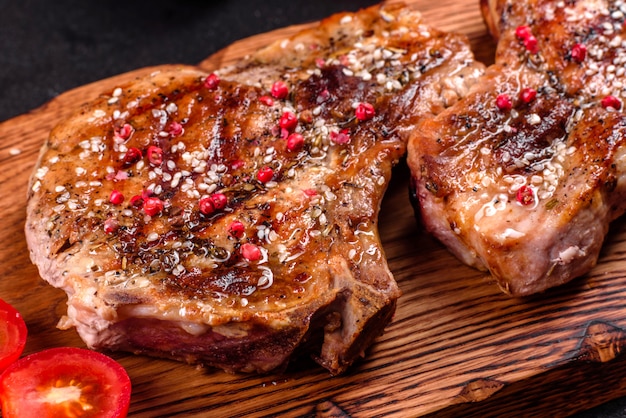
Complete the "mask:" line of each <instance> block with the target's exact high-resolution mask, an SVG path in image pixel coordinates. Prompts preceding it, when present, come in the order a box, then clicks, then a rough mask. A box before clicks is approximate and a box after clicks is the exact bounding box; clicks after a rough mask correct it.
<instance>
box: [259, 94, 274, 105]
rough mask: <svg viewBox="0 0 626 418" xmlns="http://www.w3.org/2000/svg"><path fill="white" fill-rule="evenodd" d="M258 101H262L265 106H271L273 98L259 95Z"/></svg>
mask: <svg viewBox="0 0 626 418" xmlns="http://www.w3.org/2000/svg"><path fill="white" fill-rule="evenodd" d="M259 102H261V103H263V104H264V105H265V106H273V105H274V99H272V98H271V97H270V96H261V97H259Z"/></svg>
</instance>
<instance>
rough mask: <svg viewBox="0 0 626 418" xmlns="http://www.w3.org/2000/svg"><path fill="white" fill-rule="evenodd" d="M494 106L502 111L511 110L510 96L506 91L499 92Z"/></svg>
mask: <svg viewBox="0 0 626 418" xmlns="http://www.w3.org/2000/svg"><path fill="white" fill-rule="evenodd" d="M496 106H497V107H498V109H500V110H502V111H507V110H511V109H512V108H513V102H512V101H511V96H509V95H508V94H506V93H502V94H499V95H498V97H496Z"/></svg>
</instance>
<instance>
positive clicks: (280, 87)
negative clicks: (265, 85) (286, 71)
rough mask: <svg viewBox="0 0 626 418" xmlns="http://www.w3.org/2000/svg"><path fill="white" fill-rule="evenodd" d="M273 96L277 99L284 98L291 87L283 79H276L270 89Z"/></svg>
mask: <svg viewBox="0 0 626 418" xmlns="http://www.w3.org/2000/svg"><path fill="white" fill-rule="evenodd" d="M270 92H271V94H272V96H274V98H276V99H284V98H286V97H287V96H288V95H289V87H287V84H285V83H284V82H283V81H280V80H279V81H276V82H275V83H274V84H273V85H272V89H271V90H270Z"/></svg>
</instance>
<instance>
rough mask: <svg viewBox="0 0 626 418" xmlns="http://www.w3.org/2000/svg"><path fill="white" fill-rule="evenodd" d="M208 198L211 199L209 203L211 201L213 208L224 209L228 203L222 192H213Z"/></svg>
mask: <svg viewBox="0 0 626 418" xmlns="http://www.w3.org/2000/svg"><path fill="white" fill-rule="evenodd" d="M209 199H211V203H213V207H214V208H215V210H221V209H224V208H225V207H226V205H227V204H228V198H227V197H226V195H225V194H224V193H213V194H212V195H211V196H209Z"/></svg>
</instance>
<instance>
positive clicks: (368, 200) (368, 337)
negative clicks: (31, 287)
mask: <svg viewBox="0 0 626 418" xmlns="http://www.w3.org/2000/svg"><path fill="white" fill-rule="evenodd" d="M481 71H482V67H481V66H480V65H478V64H475V63H474V61H473V57H472V54H471V52H470V50H469V46H468V43H467V41H466V39H465V38H464V37H462V36H457V35H450V34H445V33H442V32H439V31H436V30H433V29H432V28H429V27H427V26H425V25H424V23H423V22H422V20H421V16H420V14H419V13H417V12H415V11H412V10H410V9H407V8H405V7H403V6H401V5H394V6H383V7H374V8H370V9H366V10H363V11H361V12H357V13H342V14H339V15H336V16H333V17H330V18H329V19H326V20H324V21H323V22H322V23H321V24H320V25H319V26H318V27H316V28H313V29H311V30H307V31H304V32H302V33H299V34H297V35H295V36H294V37H293V38H290V39H285V40H284V41H281V42H278V43H276V44H273V45H270V46H269V47H267V48H265V49H263V50H261V51H259V52H258V53H256V54H255V55H253V56H252V57H250V58H249V59H247V60H245V61H243V62H242V63H240V64H237V65H235V66H233V67H229V68H225V69H223V70H221V71H217V72H215V73H212V74H207V73H204V72H202V71H200V70H198V69H195V68H191V67H181V68H177V69H172V68H170V67H168V68H164V69H162V70H161V71H156V72H155V73H153V74H151V75H150V76H148V77H145V78H142V79H138V80H136V81H134V82H132V83H130V84H128V85H123V86H120V87H119V88H116V89H114V90H112V91H108V92H105V93H104V94H103V96H102V97H101V98H99V99H96V100H94V101H92V102H90V103H88V104H86V105H85V106H84V107H82V108H81V109H80V110H79V111H78V112H77V113H76V114H75V115H73V116H72V117H70V118H69V119H68V120H66V121H64V122H62V123H61V124H59V125H58V126H57V127H56V128H55V129H54V130H53V132H52V133H51V135H50V138H49V140H48V141H47V143H46V144H45V146H44V147H43V149H42V153H41V156H40V160H39V162H38V164H37V167H36V170H35V172H34V175H33V177H32V181H31V186H30V187H31V188H30V196H29V203H28V219H27V224H26V235H27V239H28V244H29V247H30V250H31V257H32V260H33V261H34V263H36V264H37V266H38V267H39V270H40V273H41V275H42V277H43V278H44V279H45V280H47V281H48V282H49V283H51V284H52V285H53V286H56V287H58V288H61V289H63V290H65V291H66V292H67V295H68V311H67V316H66V317H65V318H63V319H62V320H61V322H60V326H61V327H63V328H69V327H72V326H74V327H76V329H77V330H78V333H79V334H80V336H81V337H82V338H83V339H84V341H85V342H86V344H87V345H88V346H89V347H92V348H98V349H111V350H128V351H132V352H137V353H146V354H151V355H155V356H164V357H169V358H174V359H179V360H183V361H187V362H192V363H196V362H199V363H203V364H206V365H209V366H215V367H219V368H223V369H224V370H227V371H231V372H237V371H244V372H252V371H256V372H266V371H269V370H272V369H274V368H277V367H279V366H282V365H285V364H286V363H287V361H288V360H289V359H290V358H291V357H292V355H293V354H294V353H296V352H306V353H308V354H311V355H312V356H313V357H314V358H315V359H316V360H317V361H318V362H319V363H320V364H321V365H322V366H324V367H326V368H327V369H328V370H329V371H330V372H331V373H341V372H343V371H344V370H345V369H346V367H348V366H349V365H350V364H351V363H352V362H353V361H354V360H355V359H357V358H358V357H359V356H360V355H362V353H363V352H364V350H365V349H366V348H367V347H368V346H369V345H370V344H371V343H372V341H373V340H374V338H375V337H377V336H378V335H379V334H380V333H381V332H382V331H383V329H384V327H385V326H386V324H387V323H388V322H389V321H390V319H391V317H392V315H393V313H394V309H395V306H396V299H397V298H398V296H399V294H400V292H399V290H398V287H397V285H396V283H395V281H394V279H393V277H392V274H391V273H390V271H389V268H388V266H387V262H386V260H385V256H384V253H383V249H382V247H381V243H380V239H379V235H378V230H377V216H378V211H379V206H380V202H381V199H382V196H383V193H384V191H385V189H386V187H387V185H388V184H389V180H390V175H391V168H392V165H393V164H394V163H396V162H397V161H398V160H399V159H400V158H401V157H402V156H403V155H404V153H405V149H406V142H407V138H408V132H409V131H410V130H411V129H412V128H413V126H414V125H415V122H416V120H417V119H419V117H420V116H421V115H424V114H431V113H436V112H439V111H441V110H442V109H444V108H445V107H447V106H449V105H451V104H452V103H454V102H455V101H456V100H458V98H459V97H460V96H462V95H463V94H464V93H465V92H467V90H468V86H469V85H470V84H471V83H472V81H473V80H475V79H476V78H477V76H478V75H479V74H480V73H481Z"/></svg>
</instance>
